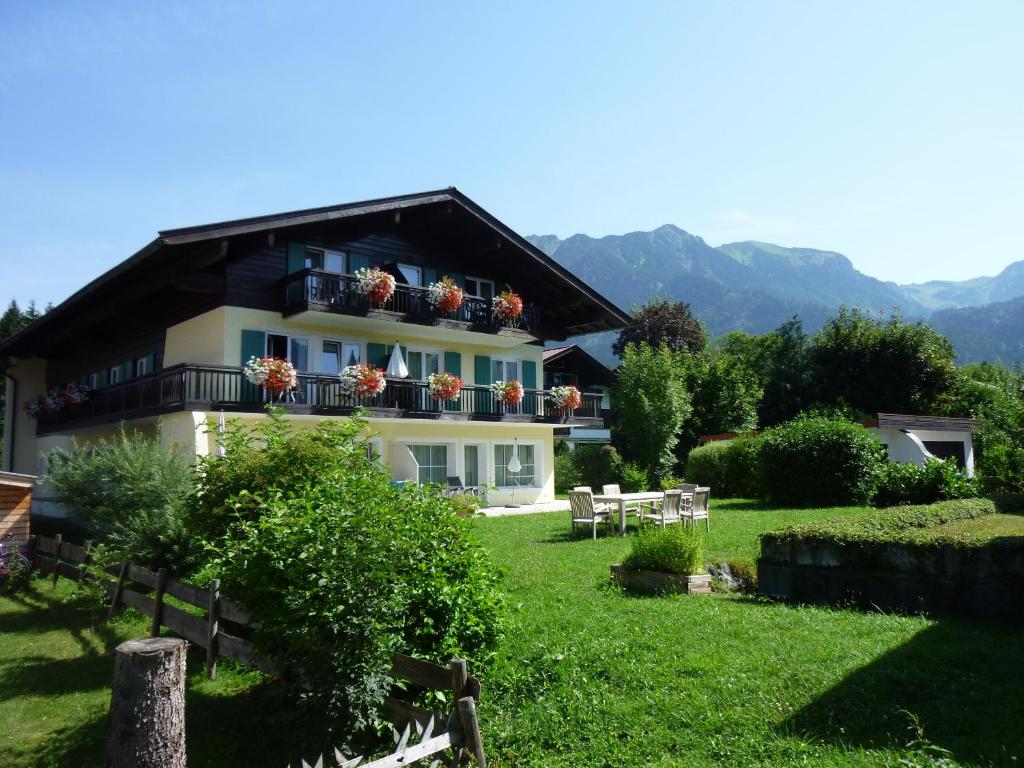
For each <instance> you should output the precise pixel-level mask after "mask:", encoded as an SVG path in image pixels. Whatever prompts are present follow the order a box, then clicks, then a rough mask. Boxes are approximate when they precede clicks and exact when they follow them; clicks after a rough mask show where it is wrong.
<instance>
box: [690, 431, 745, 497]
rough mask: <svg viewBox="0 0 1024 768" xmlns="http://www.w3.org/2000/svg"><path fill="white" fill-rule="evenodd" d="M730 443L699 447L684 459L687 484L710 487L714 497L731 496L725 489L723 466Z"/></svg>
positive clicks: (709, 444) (727, 489)
mask: <svg viewBox="0 0 1024 768" xmlns="http://www.w3.org/2000/svg"><path fill="white" fill-rule="evenodd" d="M730 446H731V444H730V443H708V444H707V445H699V446H697V447H696V448H694V449H693V450H692V451H690V454H689V455H688V456H687V457H686V471H685V472H684V473H683V474H684V476H685V477H686V481H687V482H688V483H696V484H697V485H707V486H710V487H711V489H712V491H713V492H714V494H715V495H716V496H720V497H725V498H727V497H729V496H732V495H733V494H732V493H731V492H730V491H731V489H729V488H727V487H726V481H725V466H726V457H727V456H728V454H729V448H730Z"/></svg>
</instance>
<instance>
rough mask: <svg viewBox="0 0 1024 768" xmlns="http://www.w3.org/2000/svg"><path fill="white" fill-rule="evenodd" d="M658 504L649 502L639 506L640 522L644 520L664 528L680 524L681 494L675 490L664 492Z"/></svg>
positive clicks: (681, 511)
mask: <svg viewBox="0 0 1024 768" xmlns="http://www.w3.org/2000/svg"><path fill="white" fill-rule="evenodd" d="M658 504H659V502H651V503H648V504H641V505H640V522H641V523H643V521H644V520H645V519H648V520H651V521H653V522H655V523H659V524H660V525H661V527H662V528H664V527H665V526H666V525H668V524H669V523H679V522H682V519H683V518H682V513H683V492H682V491H680V490H678V489H676V490H672V491H665V495H664V496H663V497H662V499H661V502H660V504H661V506H658Z"/></svg>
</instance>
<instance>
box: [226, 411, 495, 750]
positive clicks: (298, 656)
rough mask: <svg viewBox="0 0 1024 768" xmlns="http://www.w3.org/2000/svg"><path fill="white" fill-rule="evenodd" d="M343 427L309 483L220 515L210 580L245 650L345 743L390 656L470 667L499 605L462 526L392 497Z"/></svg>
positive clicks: (367, 718)
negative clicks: (247, 633) (276, 672)
mask: <svg viewBox="0 0 1024 768" xmlns="http://www.w3.org/2000/svg"><path fill="white" fill-rule="evenodd" d="M342 422H343V423H340V424H337V425H333V426H331V427H329V428H325V429H326V432H325V434H332V435H335V436H339V437H343V439H342V440H340V441H339V442H336V443H334V445H333V450H334V451H336V452H337V454H338V460H337V461H332V462H331V464H330V467H329V468H326V469H322V470H320V471H319V472H318V476H317V479H316V482H304V483H301V484H300V485H299V487H298V488H297V489H296V490H295V491H294V492H293V493H290V494H283V493H281V492H280V491H277V490H274V491H272V492H268V493H266V494H264V495H261V496H248V495H245V496H240V497H235V498H234V499H233V500H231V499H229V500H228V501H227V502H226V504H227V506H228V507H229V508H231V509H237V510H238V511H239V514H238V515H237V516H236V517H234V518H233V519H232V520H231V522H230V525H229V527H228V530H227V533H226V534H225V535H224V536H223V537H222V538H221V539H220V540H219V541H217V542H216V549H217V558H216V562H215V566H216V569H217V570H218V572H219V573H220V575H221V579H222V585H223V590H224V591H225V593H227V594H230V595H231V596H232V597H233V598H234V599H236V600H238V601H239V602H240V603H241V604H242V605H243V606H245V608H246V609H247V610H248V611H249V612H250V614H251V615H252V616H253V617H254V618H255V619H256V620H257V622H258V628H257V629H256V630H255V633H254V635H253V641H254V642H255V643H256V645H257V647H258V649H259V650H260V651H261V652H262V653H264V654H266V655H267V656H268V657H270V658H273V659H275V660H276V662H277V663H278V664H279V666H280V667H281V670H282V673H283V677H284V678H285V679H287V680H291V681H294V682H296V683H301V684H304V685H305V686H307V687H308V688H309V691H308V693H307V694H306V695H307V696H308V697H310V698H311V699H312V700H313V701H314V702H316V703H318V704H320V705H321V706H323V707H324V708H325V709H326V712H327V714H328V716H329V717H330V719H331V722H333V723H334V724H335V726H336V727H337V728H338V729H340V730H346V731H347V730H351V729H353V728H361V727H364V726H368V725H373V724H375V723H376V722H377V717H378V712H379V708H380V705H381V702H382V700H383V698H384V696H385V695H386V694H387V693H388V692H389V690H390V687H391V683H392V681H391V679H390V678H389V676H388V670H389V667H390V659H391V657H392V655H393V654H394V653H395V652H404V653H407V654H410V655H413V656H417V657H420V658H427V659H431V660H436V661H441V662H443V661H446V660H447V659H449V658H451V657H452V656H453V655H460V656H467V657H475V658H476V659H478V660H479V659H480V655H481V654H484V653H486V652H487V651H488V649H490V648H491V647H492V646H493V645H494V644H495V642H496V641H497V638H498V635H499V629H500V616H501V605H502V600H501V596H500V592H499V591H498V589H497V576H496V575H495V570H494V568H493V567H492V566H491V564H490V563H489V561H488V559H487V556H486V553H485V552H484V551H483V549H482V548H481V547H480V546H479V545H478V544H476V543H475V542H474V541H473V540H472V539H471V538H470V536H469V528H468V526H469V522H468V521H466V520H462V519H460V518H459V517H457V516H456V514H455V512H454V510H453V508H452V504H451V502H450V501H449V500H448V499H446V498H444V497H443V496H439V495H437V494H431V493H423V492H422V490H421V489H420V488H418V487H416V486H406V487H401V488H398V487H394V486H393V485H392V484H391V483H390V482H389V478H388V475H387V474H386V473H385V472H383V471H382V470H381V469H380V468H379V467H378V466H377V465H376V464H375V463H374V462H373V461H372V460H371V459H370V458H368V457H367V453H366V441H365V438H363V437H361V436H360V435H361V432H362V428H363V422H362V421H361V420H359V419H353V420H342ZM302 444H303V445H307V444H306V443H302ZM229 457H230V454H229ZM254 460H255V461H257V462H258V466H260V467H262V466H264V463H263V460H262V459H261V458H256V457H254ZM275 460H276V459H275ZM236 461H238V459H236ZM242 469H244V468H242V467H239V468H238V469H237V470H236V471H237V472H238V473H239V474H244V475H246V476H248V474H249V473H248V472H242Z"/></svg>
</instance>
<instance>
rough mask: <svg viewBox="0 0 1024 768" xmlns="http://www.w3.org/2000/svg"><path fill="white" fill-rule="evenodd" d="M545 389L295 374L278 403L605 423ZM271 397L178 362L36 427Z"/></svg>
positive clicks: (346, 410) (315, 409)
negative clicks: (431, 385)
mask: <svg viewBox="0 0 1024 768" xmlns="http://www.w3.org/2000/svg"><path fill="white" fill-rule="evenodd" d="M547 395H548V393H547V391H545V390H540V389H528V390H526V393H525V395H524V397H523V400H522V402H521V403H520V404H519V405H517V406H515V407H514V408H509V407H506V406H504V405H502V404H500V403H499V402H498V401H497V399H496V398H495V396H494V393H493V392H492V391H491V389H490V387H471V386H467V387H463V388H462V392H461V394H460V395H459V398H458V400H456V401H452V402H443V403H442V402H438V401H437V400H434V399H433V398H432V397H431V396H430V391H429V389H428V387H427V383H426V382H425V381H408V380H403V381H389V382H388V385H387V388H386V389H385V390H384V392H382V393H381V394H380V395H377V396H376V397H354V396H350V395H345V394H343V393H342V391H341V382H340V381H339V379H338V377H337V376H329V375H325V374H300V376H299V384H298V387H296V388H295V390H293V391H292V392H290V393H287V395H286V397H285V398H284V399H283V401H282V402H280V403H279V404H280V405H281V406H282V407H284V408H285V410H286V411H287V412H289V413H295V414H304V415H323V416H344V415H348V414H351V413H354V412H355V411H357V410H358V409H360V408H362V409H365V410H366V411H368V413H369V415H370V416H375V417H380V418H407V419H439V420H451V421H491V422H495V421H511V422H527V423H549V424H568V425H575V426H602V425H603V424H604V420H603V418H602V414H601V395H599V394H584V395H583V405H582V406H581V407H580V408H577V409H576V410H575V411H573V412H571V413H568V414H563V413H560V412H558V411H557V410H556V409H554V407H553V405H552V403H551V400H550V399H549V398H548V396H547ZM271 402H275V400H274V398H272V397H271V396H270V395H269V393H267V392H266V391H265V390H263V389H261V388H259V387H256V386H254V385H252V384H250V383H249V381H248V380H247V379H246V377H245V374H244V373H243V372H242V369H241V368H226V367H220V366H209V365H187V364H185V365H177V366H174V367H172V368H167V369H165V370H163V371H159V372H157V373H154V374H151V375H149V376H143V377H141V378H138V379H133V380H132V381H129V382H125V383H123V384H115V385H113V386H109V387H103V388H102V389H96V390H93V391H92V392H91V393H90V397H89V400H88V401H87V402H85V403H81V404H80V405H77V406H75V407H74V408H73V409H67V410H62V411H61V412H59V413H56V414H49V413H42V414H40V415H39V418H38V421H37V426H36V432H37V434H40V435H44V434H52V433H55V432H63V431H66V430H69V429H75V428H80V427H86V426H91V425H97V424H106V423H117V422H120V421H126V420H130V419H138V418H144V417H147V416H155V415H159V414H162V413H171V412H174V411H227V412H234V413H261V412H262V411H263V410H264V408H265V407H266V405H267V404H268V403H271Z"/></svg>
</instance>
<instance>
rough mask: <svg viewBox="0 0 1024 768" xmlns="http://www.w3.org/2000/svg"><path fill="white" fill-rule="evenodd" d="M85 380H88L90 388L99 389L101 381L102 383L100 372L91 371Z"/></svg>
mask: <svg viewBox="0 0 1024 768" xmlns="http://www.w3.org/2000/svg"><path fill="white" fill-rule="evenodd" d="M85 381H86V385H87V386H88V387H89V389H97V388H98V387H99V383H100V377H99V374H98V373H90V374H89V376H88V378H86V380H85Z"/></svg>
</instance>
